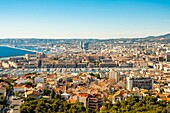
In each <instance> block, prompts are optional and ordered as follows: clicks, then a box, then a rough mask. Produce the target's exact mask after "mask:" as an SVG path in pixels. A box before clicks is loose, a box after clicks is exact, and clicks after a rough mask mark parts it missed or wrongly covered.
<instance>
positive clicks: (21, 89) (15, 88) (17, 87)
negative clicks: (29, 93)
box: [13, 86, 25, 93]
mask: <svg viewBox="0 0 170 113" xmlns="http://www.w3.org/2000/svg"><path fill="white" fill-rule="evenodd" d="M13 88H14V93H15V92H24V91H25V87H24V86H14V87H13Z"/></svg>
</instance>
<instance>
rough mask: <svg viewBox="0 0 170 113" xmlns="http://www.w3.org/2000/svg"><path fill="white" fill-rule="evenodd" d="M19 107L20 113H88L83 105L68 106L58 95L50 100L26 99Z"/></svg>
mask: <svg viewBox="0 0 170 113" xmlns="http://www.w3.org/2000/svg"><path fill="white" fill-rule="evenodd" d="M24 101H25V102H24V104H22V105H21V107H20V111H21V113H56V112H60V113H61V112H62V113H85V112H88V111H87V110H88V109H86V108H85V107H84V105H83V103H75V104H70V103H68V102H67V101H65V100H64V99H63V98H62V97H61V96H60V95H55V96H54V98H53V99H51V100H45V99H39V100H36V99H33V98H26V99H25V100H24Z"/></svg>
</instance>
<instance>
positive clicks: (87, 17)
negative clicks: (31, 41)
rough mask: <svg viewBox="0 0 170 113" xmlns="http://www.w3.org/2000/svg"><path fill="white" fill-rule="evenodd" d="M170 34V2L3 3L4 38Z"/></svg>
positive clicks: (40, 0)
mask: <svg viewBox="0 0 170 113" xmlns="http://www.w3.org/2000/svg"><path fill="white" fill-rule="evenodd" d="M169 32H170V0H0V38H100V39H105V38H134V37H135V38H139V37H145V36H151V35H153V36H156V35H162V34H166V33H169Z"/></svg>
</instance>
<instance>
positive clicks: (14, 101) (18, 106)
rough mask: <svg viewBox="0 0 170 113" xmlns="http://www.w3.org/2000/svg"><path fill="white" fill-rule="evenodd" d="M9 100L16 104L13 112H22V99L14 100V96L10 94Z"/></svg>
mask: <svg viewBox="0 0 170 113" xmlns="http://www.w3.org/2000/svg"><path fill="white" fill-rule="evenodd" d="M9 100H10V101H11V104H12V105H14V108H13V113H20V105H21V99H17V100H13V99H12V96H10V98H9Z"/></svg>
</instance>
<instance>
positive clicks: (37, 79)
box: [34, 77, 44, 84]
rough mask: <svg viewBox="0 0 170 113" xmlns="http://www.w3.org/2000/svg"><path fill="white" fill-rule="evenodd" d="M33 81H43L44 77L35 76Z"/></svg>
mask: <svg viewBox="0 0 170 113" xmlns="http://www.w3.org/2000/svg"><path fill="white" fill-rule="evenodd" d="M34 83H35V84H37V83H44V78H43V77H36V78H34Z"/></svg>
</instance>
